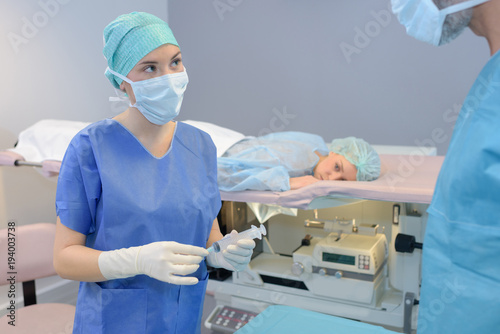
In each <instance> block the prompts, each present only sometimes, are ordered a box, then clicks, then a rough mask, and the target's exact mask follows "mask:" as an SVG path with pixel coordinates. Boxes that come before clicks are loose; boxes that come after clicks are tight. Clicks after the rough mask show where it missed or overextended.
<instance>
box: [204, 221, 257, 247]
mask: <svg viewBox="0 0 500 334" xmlns="http://www.w3.org/2000/svg"><path fill="white" fill-rule="evenodd" d="M266 233H267V232H266V228H265V227H264V225H260V227H255V226H254V225H252V226H251V227H250V228H249V229H248V230H246V231H243V232H239V233H238V234H236V235H231V234H228V235H226V236H225V237H224V238H222V239H220V240H219V241H216V242H214V243H213V244H212V246H210V247H208V249H207V250H208V252H209V253H211V252H215V253H218V252H220V251H221V250H224V249H226V248H227V247H228V246H230V245H235V244H236V243H237V242H238V240H241V239H255V238H258V239H262V236H263V235H266Z"/></svg>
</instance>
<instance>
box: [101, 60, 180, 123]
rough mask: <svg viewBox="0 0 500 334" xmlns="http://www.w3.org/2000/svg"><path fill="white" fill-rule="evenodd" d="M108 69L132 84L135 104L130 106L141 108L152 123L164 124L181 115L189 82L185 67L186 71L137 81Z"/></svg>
mask: <svg viewBox="0 0 500 334" xmlns="http://www.w3.org/2000/svg"><path fill="white" fill-rule="evenodd" d="M106 70H107V71H109V72H110V73H112V74H114V75H116V76H117V77H119V78H120V79H122V80H124V81H126V82H128V83H129V84H130V86H132V90H133V91H134V96H135V104H133V105H132V104H130V106H131V107H133V108H137V109H139V111H140V112H141V113H142V114H143V115H144V117H146V119H147V120H148V121H150V122H151V123H153V124H156V125H163V124H166V123H168V122H170V121H171V120H173V119H174V118H175V117H177V115H179V112H180V110H181V105H182V99H183V96H184V91H185V90H186V87H187V84H188V82H189V79H188V76H187V72H186V68H185V67H184V72H180V73H173V74H166V75H162V76H160V77H156V78H152V79H147V80H142V81H135V82H134V81H132V80H130V79H129V78H127V77H124V76H123V75H121V74H120V73H117V72H115V71H113V70H111V69H110V68H107V69H106Z"/></svg>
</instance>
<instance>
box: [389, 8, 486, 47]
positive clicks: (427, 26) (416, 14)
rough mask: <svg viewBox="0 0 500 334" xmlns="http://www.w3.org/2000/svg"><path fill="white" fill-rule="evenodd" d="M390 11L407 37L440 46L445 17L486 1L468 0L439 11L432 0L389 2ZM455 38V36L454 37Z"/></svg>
mask: <svg viewBox="0 0 500 334" xmlns="http://www.w3.org/2000/svg"><path fill="white" fill-rule="evenodd" d="M391 1H392V11H393V12H394V14H396V16H397V17H398V20H399V22H400V23H401V24H402V25H404V26H405V28H406V32H407V33H408V35H410V36H413V37H415V38H416V39H418V40H420V41H423V42H427V43H430V44H432V45H440V41H441V35H442V33H443V23H444V20H445V19H446V16H447V15H449V14H453V13H456V12H459V11H462V10H465V9H469V8H472V7H474V6H477V5H479V4H482V3H484V2H486V1H488V0H469V1H464V2H461V3H458V4H455V5H451V6H449V7H446V8H443V9H441V10H440V9H439V8H438V7H437V6H436V4H435V3H434V1H433V0H391ZM455 37H456V36H455Z"/></svg>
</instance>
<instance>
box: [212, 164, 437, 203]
mask: <svg viewBox="0 0 500 334" xmlns="http://www.w3.org/2000/svg"><path fill="white" fill-rule="evenodd" d="M380 160H381V162H382V166H381V167H382V170H381V174H380V177H379V178H378V179H377V180H375V181H370V182H361V181H319V182H316V183H313V184H311V185H309V186H306V187H303V188H300V189H297V190H289V191H284V192H272V191H240V192H221V198H222V200H225V201H234V202H256V203H262V204H272V205H279V206H282V207H288V208H297V209H319V208H326V207H331V206H335V205H332V204H333V203H334V202H335V201H337V202H341V203H339V204H347V203H348V202H351V201H353V200H354V201H356V200H380V201H391V202H402V203H422V204H429V203H430V202H431V199H432V194H433V192H434V186H435V184H436V180H437V176H438V174H439V170H440V168H441V165H442V163H443V160H444V157H443V156H423V155H419V156H416V155H389V154H387V155H380Z"/></svg>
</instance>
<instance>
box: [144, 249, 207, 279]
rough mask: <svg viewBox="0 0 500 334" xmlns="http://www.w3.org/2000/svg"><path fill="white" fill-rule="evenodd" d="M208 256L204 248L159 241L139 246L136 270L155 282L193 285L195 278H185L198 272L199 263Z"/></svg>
mask: <svg viewBox="0 0 500 334" xmlns="http://www.w3.org/2000/svg"><path fill="white" fill-rule="evenodd" d="M207 255H208V251H207V250H206V249H205V248H201V247H196V246H191V245H185V244H180V243H177V242H174V241H160V242H154V243H151V244H148V245H144V246H141V247H140V249H139V252H138V254H137V270H138V271H139V272H140V273H142V274H145V275H148V276H150V277H153V278H156V279H157V280H160V281H163V282H167V283H172V284H177V285H193V284H196V283H198V279H197V278H196V277H185V276H184V275H189V274H192V273H194V272H195V271H196V270H198V268H199V267H200V266H199V263H200V262H201V261H203V258H204V257H205V256H207Z"/></svg>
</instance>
